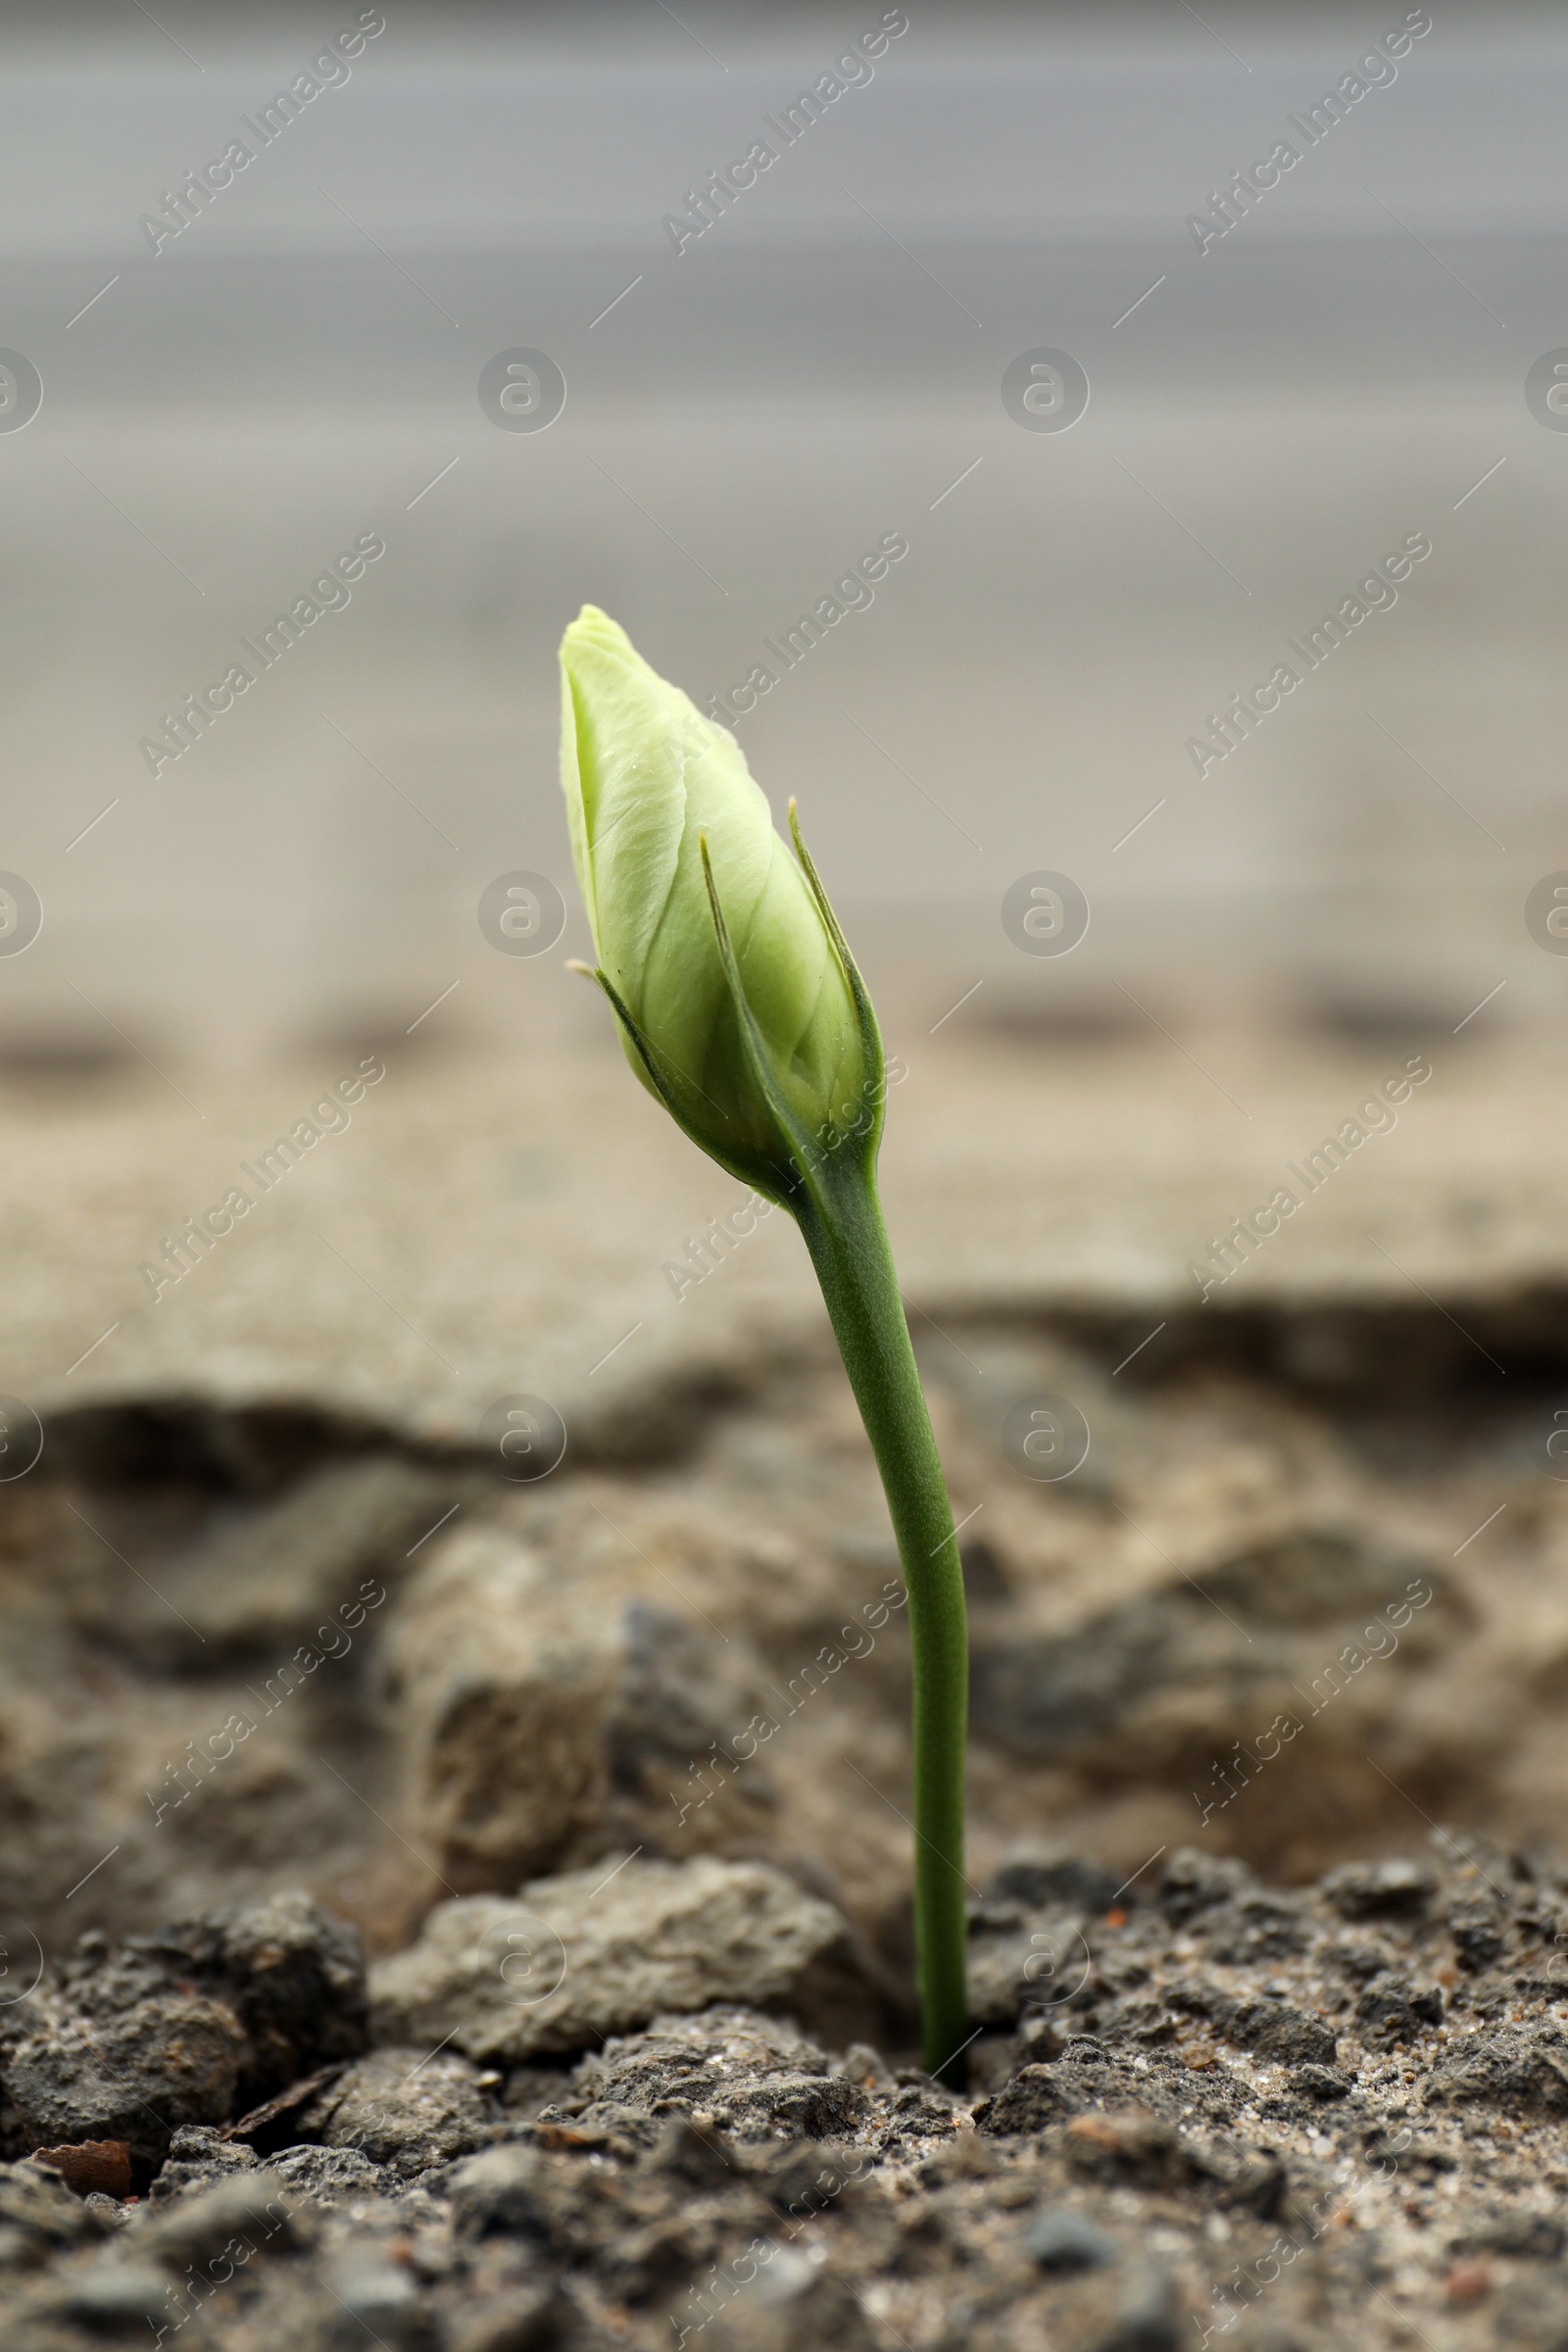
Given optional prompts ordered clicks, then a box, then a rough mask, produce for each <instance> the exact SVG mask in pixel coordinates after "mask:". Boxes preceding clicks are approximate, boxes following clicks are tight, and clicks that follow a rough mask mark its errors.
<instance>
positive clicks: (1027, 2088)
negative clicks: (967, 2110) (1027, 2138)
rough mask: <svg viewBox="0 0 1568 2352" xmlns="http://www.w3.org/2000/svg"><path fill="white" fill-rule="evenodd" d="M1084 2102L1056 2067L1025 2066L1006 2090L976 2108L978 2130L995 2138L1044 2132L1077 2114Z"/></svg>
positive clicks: (975, 2119) (976, 2127)
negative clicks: (1066, 2117) (1065, 2117)
mask: <svg viewBox="0 0 1568 2352" xmlns="http://www.w3.org/2000/svg"><path fill="white" fill-rule="evenodd" d="M1081 2103H1082V2102H1081V2098H1080V2096H1079V2094H1078V2092H1076V2091H1075V2090H1073V2089H1071V2088H1069V2086H1068V2085H1067V2083H1066V2082H1064V2081H1063V2080H1062V2077H1061V2075H1060V2073H1059V2072H1058V2070H1057V2069H1056V2068H1055V2067H1054V2066H1024V2067H1020V2068H1019V2070H1018V2072H1017V2074H1015V2075H1014V2076H1013V2078H1012V2081H1011V2082H1009V2083H1008V2084H1007V2086H1006V2088H1005V2090H1003V2091H999V2093H998V2094H997V2096H996V2097H995V2098H994V2099H992V2100H990V2101H989V2102H988V2103H987V2104H986V2105H985V2106H983V2107H977V2108H976V2109H975V2118H974V2122H975V2130H976V2131H984V2132H986V2133H988V2134H989V2135H990V2136H991V2137H992V2138H994V2139H1003V2138H1009V2137H1011V2136H1012V2135H1014V2134H1015V2133H1018V2132H1023V2131H1045V2129H1046V2128H1047V2126H1048V2125H1050V2124H1054V2123H1057V2122H1059V2121H1060V2119H1061V2118H1062V2117H1063V2116H1065V2115H1075V2114H1076V2113H1077V2111H1078V2108H1079V2106H1080V2105H1081Z"/></svg>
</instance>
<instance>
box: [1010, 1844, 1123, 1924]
mask: <svg viewBox="0 0 1568 2352" xmlns="http://www.w3.org/2000/svg"><path fill="white" fill-rule="evenodd" d="M1120 1891H1121V1881H1120V1879H1119V1878H1118V1877H1117V1876H1116V1873H1115V1872H1114V1871H1110V1870H1102V1869H1101V1868H1100V1866H1099V1864H1098V1863H1095V1862H1083V1861H1080V1860H1079V1859H1078V1858H1077V1857H1076V1856H1075V1855H1066V1856H1063V1857H1061V1858H1060V1859H1055V1860H1041V1861H1032V1860H1030V1859H1028V1858H1027V1857H1021V1858H1019V1859H1018V1860H1016V1861H1012V1862H1005V1863H1004V1864H1003V1866H1002V1868H1001V1869H1000V1870H999V1871H997V1872H996V1873H995V1875H994V1876H993V1877H992V1878H991V1880H990V1881H989V1882H988V1883H987V1886H986V1889H985V1892H986V1897H987V1899H988V1900H994V1901H998V1902H1003V1903H1016V1904H1019V1905H1021V1906H1022V1908H1023V1909H1025V1910H1027V1911H1079V1912H1083V1913H1085V1914H1093V1915H1095V1916H1098V1915H1099V1914H1100V1913H1102V1912H1104V1911H1108V1910H1109V1908H1110V1906H1111V1904H1112V1903H1113V1902H1114V1901H1115V1899H1116V1896H1117V1895H1118V1894H1119V1893H1120Z"/></svg>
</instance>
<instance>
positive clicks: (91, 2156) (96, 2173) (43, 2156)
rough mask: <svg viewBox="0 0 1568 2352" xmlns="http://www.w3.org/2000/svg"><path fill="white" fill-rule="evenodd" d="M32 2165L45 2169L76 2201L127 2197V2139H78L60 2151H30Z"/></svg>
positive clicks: (128, 2160) (128, 2148)
mask: <svg viewBox="0 0 1568 2352" xmlns="http://www.w3.org/2000/svg"><path fill="white" fill-rule="evenodd" d="M32 2161H33V2163H34V2164H42V2165H47V2166H48V2168H49V2170H50V2171H51V2172H53V2173H58V2174H59V2175H60V2178H61V2180H64V2182H65V2184H66V2186H67V2187H68V2188H71V2189H74V2190H75V2193H76V2195H77V2196H78V2197H89V2196H92V2195H93V2194H94V2193H95V2192H96V2193H98V2194H100V2195H102V2196H106V2197H128V2196H129V2194H130V2142H129V2140H128V2139H81V2140H77V2141H76V2142H75V2143H74V2145H73V2146H67V2147H63V2148H34V2150H33V2152H32Z"/></svg>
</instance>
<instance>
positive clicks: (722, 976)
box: [561, 605, 882, 1203]
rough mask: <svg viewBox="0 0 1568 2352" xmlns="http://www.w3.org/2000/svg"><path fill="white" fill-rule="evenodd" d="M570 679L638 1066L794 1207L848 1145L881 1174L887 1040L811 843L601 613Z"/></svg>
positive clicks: (726, 738)
mask: <svg viewBox="0 0 1568 2352" xmlns="http://www.w3.org/2000/svg"><path fill="white" fill-rule="evenodd" d="M561 674H562V738H561V773H562V783H563V786H564V791H565V795H566V809H567V815H568V818H569V821H570V826H571V851H572V858H573V860H574V862H575V864H576V868H577V880H578V882H579V884H580V886H581V889H582V895H583V901H584V904H585V905H586V907H587V909H588V920H589V923H590V925H591V926H592V929H593V936H594V946H595V949H596V951H597V954H598V957H599V970H598V974H597V975H596V976H597V977H598V979H599V981H600V983H601V985H602V986H603V987H604V988H605V991H606V994H607V995H608V996H609V997H610V998H611V1001H612V1003H613V1005H614V1007H615V1010H616V1013H617V1015H618V1016H619V1019H620V1024H621V1039H622V1043H623V1045H624V1047H625V1049H626V1056H627V1059H628V1060H629V1061H630V1063H631V1065H632V1068H633V1069H634V1070H635V1071H636V1073H637V1075H638V1077H639V1078H640V1079H641V1080H642V1082H643V1084H644V1085H645V1086H647V1087H648V1088H649V1089H650V1091H651V1092H652V1093H654V1094H657V1095H658V1096H659V1097H660V1098H661V1100H662V1102H663V1103H665V1105H666V1107H667V1108H668V1109H669V1110H670V1111H671V1112H672V1114H673V1115H674V1117H675V1118H676V1119H677V1120H678V1121H679V1123H680V1125H681V1126H682V1127H683V1128H684V1129H685V1131H686V1133H687V1134H688V1135H689V1136H690V1137H691V1138H692V1140H693V1141H694V1142H695V1143H698V1144H700V1145H701V1146H702V1148H703V1150H704V1151H705V1152H710V1153H711V1156H712V1157H713V1158H714V1159H716V1160H718V1161H719V1163H720V1164H721V1165H722V1166H724V1167H726V1168H728V1169H730V1170H731V1171H732V1172H733V1173H734V1174H736V1175H738V1176H741V1177H743V1178H744V1179H745V1180H746V1181H747V1182H749V1183H751V1184H754V1185H756V1186H757V1187H758V1188H759V1189H760V1191H762V1192H764V1193H765V1194H767V1195H768V1196H769V1197H770V1198H772V1199H774V1200H780V1201H786V1203H787V1201H788V1198H789V1196H790V1195H791V1194H794V1193H796V1192H797V1190H798V1188H799V1186H800V1184H801V1183H802V1181H803V1179H805V1180H807V1181H809V1180H810V1176H811V1171H812V1169H813V1167H816V1166H819V1165H821V1164H822V1163H823V1160H824V1155H827V1154H836V1153H838V1152H840V1150H841V1147H844V1146H846V1145H849V1146H850V1148H849V1149H848V1150H846V1151H844V1152H843V1157H844V1158H845V1159H846V1160H850V1161H857V1162H859V1164H861V1165H869V1164H870V1162H871V1161H872V1160H874V1156H875V1150H876V1143H877V1138H878V1135H879V1132H880V1127H881V1095H882V1048H881V1040H880V1038H879V1037H878V1034H877V1029H876V1022H875V1018H874V1016H873V1014H872V1012H871V1007H870V1003H869V1000H868V999H867V998H866V995H865V991H864V989H863V987H862V986H861V984H860V981H859V976H858V973H857V972H856V969H855V965H854V963H853V961H852V959H851V957H850V955H849V951H848V949H847V948H846V946H845V944H844V939H843V935H842V933H841V932H840V931H839V928H838V925H837V923H836V921H835V920H834V918H833V913H832V909H831V908H830V907H829V906H828V904H827V900H826V898H825V896H824V895H823V893H822V890H821V886H820V884H819V883H818V882H817V880H816V876H815V873H814V871H813V869H812V867H811V864H810V860H809V858H807V856H806V853H805V850H804V848H803V847H802V845H801V842H800V836H799V833H798V832H797V833H796V835H795V840H796V847H797V849H798V850H800V862H799V863H797V862H796V860H795V858H792V857H791V856H790V853H789V851H788V849H787V848H786V847H785V845H784V843H783V842H782V841H781V840H780V839H779V836H778V835H777V833H776V832H775V831H774V830H773V820H772V817H771V814H770V813H769V810H768V806H767V802H766V799H765V798H764V796H763V794H762V792H761V790H760V787H759V786H758V785H757V784H756V783H754V781H753V779H752V776H751V774H750V771H749V770H748V768H747V765H746V760H745V756H744V754H743V753H742V751H741V748H740V746H739V744H738V743H737V742H736V741H735V738H734V736H733V735H730V734H727V733H726V732H725V730H724V729H723V728H722V727H716V726H714V725H712V724H711V721H710V720H708V719H706V718H704V717H703V715H702V713H701V712H700V711H698V710H697V709H696V708H695V707H694V705H693V704H692V703H691V702H689V701H688V699H687V697H686V696H685V695H684V694H682V693H681V691H680V689H679V687H678V686H671V685H669V684H668V683H667V682H666V681H665V680H664V679H663V678H662V677H660V675H659V673H658V672H657V670H654V669H651V668H650V667H649V665H648V663H647V662H645V661H644V660H643V658H642V656H641V655H640V654H639V653H638V652H637V651H636V649H635V647H634V646H633V645H632V643H631V641H630V639H629V638H628V637H627V636H626V633H625V631H624V630H623V629H620V628H618V627H617V626H616V624H615V622H614V621H613V620H611V619H610V618H609V617H608V615H607V614H605V613H601V612H599V611H598V610H597V608H596V607H594V606H593V605H585V606H584V607H583V609H582V612H581V613H579V614H578V616H577V618H576V619H575V620H574V621H573V622H572V623H571V625H570V627H569V628H568V629H567V630H566V633H565V635H564V638H563V639H562V644H561ZM790 814H791V822H792V825H793V823H794V805H793V803H792V804H791V810H790ZM851 1139H854V1140H853V1142H852V1140H851ZM862 1154H863V1155H864V1156H863V1157H862Z"/></svg>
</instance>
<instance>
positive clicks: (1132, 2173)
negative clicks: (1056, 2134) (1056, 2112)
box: [1066, 2113, 1208, 2188]
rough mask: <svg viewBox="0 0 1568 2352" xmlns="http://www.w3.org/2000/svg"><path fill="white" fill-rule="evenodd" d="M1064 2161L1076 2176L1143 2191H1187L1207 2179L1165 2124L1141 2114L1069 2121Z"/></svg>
mask: <svg viewBox="0 0 1568 2352" xmlns="http://www.w3.org/2000/svg"><path fill="white" fill-rule="evenodd" d="M1066 2156H1067V2161H1068V2163H1069V2164H1070V2165H1071V2166H1072V2167H1073V2169H1074V2170H1075V2171H1076V2172H1080V2173H1089V2174H1093V2175H1095V2176H1097V2177H1098V2178H1101V2179H1103V2180H1125V2181H1133V2182H1136V2183H1137V2184H1138V2185H1140V2186H1142V2187H1145V2188H1187V2187H1190V2186H1191V2185H1192V2184H1193V2182H1194V2181H1196V2180H1203V2179H1206V2178H1207V2177H1208V2176H1207V2168H1206V2167H1205V2166H1203V2165H1202V2164H1201V2162H1200V2161H1199V2159H1198V2158H1197V2157H1196V2156H1195V2155H1194V2153H1193V2151H1192V2149H1191V2148H1189V2147H1188V2146H1187V2145H1186V2143H1185V2142H1184V2141H1183V2140H1182V2139H1181V2138H1180V2137H1179V2135H1178V2134H1177V2132H1176V2131H1175V2130H1174V2129H1173V2128H1172V2126H1171V2125H1169V2124H1166V2123H1162V2122H1160V2121H1159V2120H1158V2119H1156V2118H1155V2117H1153V2116H1150V2115H1144V2114H1141V2113H1131V2114H1125V2113H1124V2114H1119V2115H1117V2114H1110V2115H1106V2114H1099V2113H1097V2114H1094V2115H1080V2116H1075V2117H1074V2119H1073V2121H1072V2122H1071V2123H1070V2124H1069V2125H1068V2126H1067V2133H1066Z"/></svg>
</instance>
